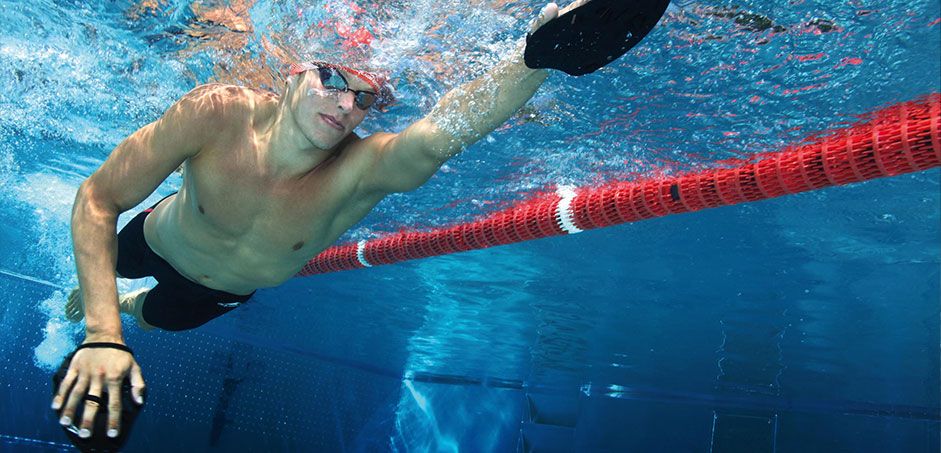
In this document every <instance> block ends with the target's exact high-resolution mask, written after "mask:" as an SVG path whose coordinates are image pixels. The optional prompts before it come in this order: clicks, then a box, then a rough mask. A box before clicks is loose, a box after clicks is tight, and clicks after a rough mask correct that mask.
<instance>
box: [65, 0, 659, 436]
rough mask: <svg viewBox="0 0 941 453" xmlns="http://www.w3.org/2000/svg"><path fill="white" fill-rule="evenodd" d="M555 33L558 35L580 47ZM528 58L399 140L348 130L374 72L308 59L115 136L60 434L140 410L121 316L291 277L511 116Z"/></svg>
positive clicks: (88, 258)
mask: <svg viewBox="0 0 941 453" xmlns="http://www.w3.org/2000/svg"><path fill="white" fill-rule="evenodd" d="M596 1H598V2H599V3H602V2H601V0H596ZM661 2H662V3H663V7H664V8H665V5H666V1H665V0H661ZM585 3H586V0H579V1H577V2H575V3H573V4H571V5H569V6H568V7H566V8H564V9H562V10H561V11H560V10H559V8H558V6H557V5H556V4H554V3H550V4H548V5H547V6H546V7H545V8H543V10H542V11H541V12H540V14H539V16H538V17H537V18H536V19H535V20H534V21H533V23H532V25H531V27H530V30H529V31H530V32H531V36H532V38H533V39H532V40H530V44H529V45H532V46H535V45H537V44H545V42H542V43H540V42H539V39H540V38H539V36H537V35H535V32H536V31H537V30H538V29H539V28H540V27H542V26H543V25H544V24H547V23H550V22H551V21H552V20H553V19H556V18H557V16H559V15H560V14H564V13H566V12H567V11H569V10H571V9H574V8H578V7H580V6H582V5H583V4H585ZM610 3H617V2H610ZM662 13H663V10H662V9H661V10H660V12H659V14H658V15H657V19H659V15H660V14H662ZM636 14H637V13H635V15H636ZM573 17H574V16H573ZM566 19H567V18H566ZM573 22H574V21H570V22H569V23H573ZM653 23H656V20H654V22H653ZM582 25H583V24H582V21H579V22H578V26H582ZM650 26H651V27H652V24H651V25H650ZM566 27H567V26H566V25H564V24H563V25H562V26H561V27H556V28H557V29H559V30H561V31H560V32H559V33H563V34H564V33H568V35H569V36H570V37H571V39H575V38H574V36H576V35H575V34H574V33H570V30H569V29H567V28H566ZM554 33H555V32H554ZM645 33H646V32H645ZM624 34H625V35H627V32H625V33H624ZM542 39H543V40H544V39H546V38H542ZM551 39H559V38H551ZM546 47H547V48H549V49H551V48H552V46H546ZM623 48H624V46H623V45H622V46H620V47H619V48H618V49H623ZM618 49H615V50H618ZM524 60H525V59H524V49H523V46H520V47H519V48H518V49H516V51H514V52H513V53H512V54H511V55H510V56H508V57H507V58H505V59H504V60H503V61H501V62H499V63H498V64H497V65H496V66H495V67H494V68H492V69H491V70H489V71H488V72H487V73H486V74H484V75H483V76H481V77H480V78H478V79H476V80H473V81H471V82H469V83H467V84H464V85H463V86H461V87H458V88H456V89H455V90H453V91H451V92H449V93H447V94H446V95H445V96H443V98H442V99H440V100H439V102H438V103H437V105H436V106H435V107H434V109H432V111H431V113H429V114H428V116H426V117H424V118H422V119H420V120H418V121H416V122H415V123H413V124H411V125H410V126H408V127H407V128H405V129H404V130H403V131H401V132H399V133H376V134H373V135H370V136H368V137H359V136H358V135H357V134H355V133H353V130H354V129H355V128H356V127H357V126H358V125H359V124H360V122H361V121H363V119H364V118H365V116H366V114H367V112H368V111H369V110H370V109H374V108H378V109H382V108H384V107H385V106H387V105H389V104H390V103H391V102H393V99H392V95H391V90H389V89H388V87H387V82H386V80H385V79H384V78H383V76H382V75H381V74H377V73H373V72H367V71H362V70H358V69H355V68H351V67H348V66H345V65H341V64H335V63H327V62H314V63H305V64H296V65H293V66H292V67H291V69H290V71H289V76H288V77H287V80H286V84H285V87H284V89H283V91H282V92H281V93H280V95H275V94H273V93H263V92H261V91H258V90H253V89H250V88H243V87H237V86H226V85H218V84H210V85H203V86H199V87H196V88H195V89H193V90H192V91H190V92H189V93H187V94H186V95H184V96H183V97H182V98H181V99H179V100H178V101H177V102H176V103H175V104H173V105H172V106H171V107H170V108H169V109H168V110H167V111H166V112H165V113H164V114H163V115H162V117H160V118H159V119H157V120H156V121H154V122H153V123H150V124H148V125H146V126H144V127H142V128H141V129H139V130H137V131H136V132H134V133H133V134H131V135H130V136H129V137H127V138H126V139H124V140H123V141H122V142H121V143H120V144H118V146H117V147H116V148H115V149H114V150H113V152H112V153H111V155H110V156H109V157H108V159H107V160H106V161H105V162H104V164H102V166H101V167H100V168H99V169H98V170H97V171H95V172H94V173H93V174H92V175H91V176H90V177H89V178H88V179H87V180H85V181H84V182H83V183H82V184H81V186H80V187H79V189H78V193H77V195H76V198H75V204H74V207H73V211H72V224H71V229H72V238H73V245H74V249H75V258H76V267H77V270H78V281H79V287H78V288H76V289H75V290H74V291H73V292H72V293H71V294H70V296H69V297H68V302H67V306H66V314H67V316H68V317H69V318H70V319H71V320H73V321H79V320H81V319H83V318H84V319H85V320H86V323H85V340H84V343H95V344H96V346H97V347H86V348H83V349H81V350H78V351H76V352H75V353H74V356H72V357H71V363H70V364H69V365H68V372H67V373H66V374H65V376H64V378H63V379H62V383H61V385H59V386H58V387H57V391H56V392H55V395H54V397H53V401H52V408H53V409H54V410H56V411H59V414H60V419H59V420H60V423H61V424H62V425H63V426H69V427H71V428H76V427H78V428H79V429H78V430H77V432H78V433H79V435H80V436H81V437H82V438H88V437H91V436H93V435H94V434H95V433H94V432H93V431H92V428H93V426H97V425H95V424H94V423H93V422H94V420H95V418H96V414H97V413H98V406H99V404H98V401H101V400H104V399H105V398H102V396H103V394H110V395H119V394H120V391H121V386H122V383H124V382H126V381H127V380H129V382H130V387H131V394H132V395H133V400H134V401H135V402H136V403H137V404H142V403H143V390H144V378H143V376H142V374H141V369H140V367H139V366H138V364H137V362H136V361H135V360H134V357H133V356H132V355H131V354H130V353H129V352H128V349H127V346H126V345H125V342H124V337H123V334H122V330H121V327H122V326H121V318H120V313H128V314H131V315H132V316H133V317H134V318H135V320H136V321H137V323H138V325H140V326H141V327H144V328H147V329H152V328H157V329H164V330H171V331H179V330H187V329H193V328H197V327H199V326H201V325H203V324H205V323H207V322H209V321H210V320H212V319H214V318H216V317H219V316H221V315H223V314H225V313H228V312H230V311H232V310H234V309H236V308H237V307H238V306H240V305H241V304H244V303H246V302H247V301H249V300H250V299H251V297H252V295H253V294H254V293H255V291H256V290H257V289H258V288H270V287H274V286H278V285H280V284H282V283H284V282H285V281H287V280H289V279H291V278H292V277H293V276H294V275H295V274H297V273H298V272H299V271H300V270H301V268H302V267H303V266H304V265H305V264H306V263H307V262H308V260H310V259H311V257H313V256H316V255H317V254H318V253H320V252H321V251H322V250H324V249H325V248H327V247H328V246H330V245H331V244H332V243H333V242H334V241H336V240H337V238H339V237H340V235H342V234H343V233H344V232H346V231H347V230H348V229H349V228H350V227H352V226H353V225H354V224H356V223H357V222H359V221H360V220H361V219H362V218H363V217H364V216H366V214H367V213H369V212H370V210H372V208H373V207H374V206H376V204H377V203H379V201H380V200H382V199H383V198H384V197H385V196H387V195H389V194H391V193H396V192H407V191H411V190H414V189H417V188H418V187H420V186H421V185H422V184H424V183H425V182H426V181H428V179H429V178H431V176H432V175H433V174H434V173H435V172H436V171H437V170H438V168H439V167H441V166H442V165H443V164H444V163H445V162H446V161H447V160H448V159H449V158H451V157H453V156H454V155H456V154H458V153H459V152H461V151H462V150H463V149H465V148H466V147H467V146H469V145H471V144H473V143H475V142H477V141H478V140H480V139H481V138H483V137H485V136H486V135H488V134H489V133H490V132H492V131H493V130H495V129H496V128H497V127H499V126H500V125H501V124H503V123H504V122H505V121H506V120H507V119H509V118H510V116H512V115H513V114H514V113H515V112H516V111H518V110H519V109H520V108H521V107H522V106H523V105H524V104H525V103H526V102H527V101H528V100H529V99H530V98H531V97H532V96H533V95H534V94H535V93H536V90H537V89H538V88H539V87H540V85H542V83H543V82H544V81H545V80H546V78H547V77H548V75H549V72H548V70H547V69H537V68H533V67H530V66H527V64H526V61H524ZM550 60H551V59H550ZM562 60H567V59H562ZM610 60H612V57H611V56H610V55H609V56H608V57H607V58H606V61H610ZM557 63H559V64H565V63H566V61H559V62H557ZM547 64H548V65H551V64H553V63H552V62H551V61H550V62H549V63H547ZM588 66H591V67H592V68H594V67H595V64H594V63H592V64H591V65H588ZM537 67H540V68H545V67H550V66H537ZM592 70H593V69H592ZM579 71H584V69H581V68H580V69H579ZM180 166H182V168H183V181H182V184H181V187H180V190H179V192H177V193H174V194H171V195H169V196H167V197H166V198H164V199H162V200H161V201H159V202H158V203H156V204H154V205H153V206H151V207H150V208H149V209H147V210H145V211H143V212H141V213H140V214H138V215H137V216H136V217H134V218H133V219H132V220H131V221H130V222H129V223H128V224H127V225H126V226H125V227H124V228H123V229H122V230H121V231H120V232H117V231H116V230H117V228H116V223H117V219H118V215H119V214H120V213H122V212H125V211H127V210H129V209H131V208H133V207H134V206H136V205H137V204H139V203H140V202H141V201H143V200H144V199H145V198H147V197H148V196H149V195H150V194H151V193H153V192H154V190H155V189H156V188H157V187H158V186H159V185H160V184H161V183H162V182H163V181H164V179H165V178H166V177H167V176H168V175H170V174H171V173H172V172H173V171H174V170H175V169H177V168H178V167H180ZM147 276H153V277H154V278H155V279H156V280H157V282H158V283H157V285H156V286H154V287H153V288H151V289H149V290H141V291H138V292H135V293H132V294H128V295H125V296H120V297H119V296H118V293H117V285H116V281H115V278H116V277H123V278H143V277H147ZM109 344H111V345H114V347H107V345H109ZM80 405H81V407H82V408H83V409H84V410H83V411H81V414H82V415H81V419H80V420H76V419H75V417H76V414H77V413H78V412H76V408H77V407H78V406H80ZM101 408H102V410H103V411H104V410H106V411H107V427H108V429H107V435H108V436H109V437H112V438H113V437H116V436H117V435H118V433H119V432H120V430H121V416H120V414H121V410H122V409H121V398H113V399H108V400H107V404H102V405H101ZM102 416H104V415H103V414H102ZM73 423H74V424H73ZM73 431H75V430H74V429H73ZM99 435H101V436H103V435H104V434H99Z"/></svg>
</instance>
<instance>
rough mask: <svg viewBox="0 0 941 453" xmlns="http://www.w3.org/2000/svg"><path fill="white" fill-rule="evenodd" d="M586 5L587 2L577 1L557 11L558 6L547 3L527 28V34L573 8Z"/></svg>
mask: <svg viewBox="0 0 941 453" xmlns="http://www.w3.org/2000/svg"><path fill="white" fill-rule="evenodd" d="M585 3H588V0H578V1H575V2H572V4H570V5H568V6H566V7H565V8H562V9H561V10H560V9H559V5H557V4H555V3H549V4H547V5H546V6H544V7H543V8H542V11H540V12H539V16H537V17H536V20H534V21H533V23H532V25H530V27H529V33H530V34H533V33H535V32H536V30H539V28H540V27H542V26H543V25H545V24H546V23H547V22H549V21H550V20H552V19H555V18H556V17H559V16H561V15H563V14H565V13H567V12H569V11H571V10H573V9H575V8H578V7H579V6H581V5H584V4H585Z"/></svg>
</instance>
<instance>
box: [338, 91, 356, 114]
mask: <svg viewBox="0 0 941 453" xmlns="http://www.w3.org/2000/svg"><path fill="white" fill-rule="evenodd" d="M338 94H339V96H338V97H337V105H338V106H339V107H340V110H342V111H344V112H351V111H353V103H354V101H355V100H356V94H355V93H353V92H352V91H343V92H340V93H338Z"/></svg>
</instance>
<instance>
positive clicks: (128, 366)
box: [52, 338, 144, 439]
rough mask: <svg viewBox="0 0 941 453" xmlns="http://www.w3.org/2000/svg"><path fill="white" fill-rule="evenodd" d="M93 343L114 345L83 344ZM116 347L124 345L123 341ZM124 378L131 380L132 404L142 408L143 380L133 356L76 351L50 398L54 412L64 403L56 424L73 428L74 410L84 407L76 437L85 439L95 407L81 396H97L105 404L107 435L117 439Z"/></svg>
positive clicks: (96, 350) (109, 350)
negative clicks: (83, 405) (56, 389)
mask: <svg viewBox="0 0 941 453" xmlns="http://www.w3.org/2000/svg"><path fill="white" fill-rule="evenodd" d="M95 341H110V342H116V341H115V340H114V339H108V340H102V339H94V338H85V343H91V342H95ZM117 343H121V344H124V342H123V341H117ZM128 374H130V377H131V394H132V395H133V397H134V401H135V402H136V403H137V404H138V405H140V404H144V377H143V376H142V375H141V369H140V366H139V365H137V361H135V360H134V356H132V355H131V354H130V353H128V352H125V351H122V350H120V349H112V348H87V349H81V350H79V351H77V352H76V353H75V356H74V357H72V363H71V364H70V365H69V371H68V373H66V375H65V379H63V380H62V384H61V385H60V386H59V391H58V392H57V393H56V395H55V397H53V398H52V408H53V409H54V410H56V411H58V410H59V409H60V408H62V406H63V403H65V409H64V410H62V413H61V417H60V419H59V423H60V424H62V425H64V426H68V425H71V424H73V422H74V420H73V418H74V417H75V409H76V407H77V406H78V405H79V404H85V408H84V412H83V414H82V420H81V424H80V425H78V426H79V428H80V431H79V436H80V437H83V438H86V439H87V438H89V437H91V435H92V427H93V425H94V421H95V414H96V413H97V412H98V403H96V402H94V401H91V400H86V399H85V395H90V396H97V397H100V398H101V401H102V403H104V402H106V401H107V405H108V408H107V409H108V433H107V435H108V437H112V438H114V437H117V436H118V433H119V432H120V429H121V384H122V383H123V382H124V378H125V376H127V375H128ZM104 389H107V391H106V392H105V393H107V395H108V396H107V397H105V395H103V394H102V390H104ZM70 390H71V392H70ZM112 395H113V397H112Z"/></svg>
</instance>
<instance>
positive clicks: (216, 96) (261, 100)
mask: <svg viewBox="0 0 941 453" xmlns="http://www.w3.org/2000/svg"><path fill="white" fill-rule="evenodd" d="M182 100H188V101H189V104H191V105H193V106H194V108H198V109H201V110H205V112H204V113H205V114H206V115H207V116H211V117H213V118H215V119H217V120H219V121H220V122H221V123H223V124H224V123H241V121H240V120H245V119H249V118H252V119H254V118H256V117H258V116H262V117H264V116H266V115H269V114H271V113H273V112H274V110H276V109H277V106H278V96H277V95H275V94H274V93H271V92H269V91H264V90H259V89H256V88H249V87H242V86H237V85H227V84H222V83H207V84H204V85H199V86H197V87H195V88H193V89H192V90H190V92H189V93H186V94H185V95H184V96H183V98H182Z"/></svg>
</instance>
